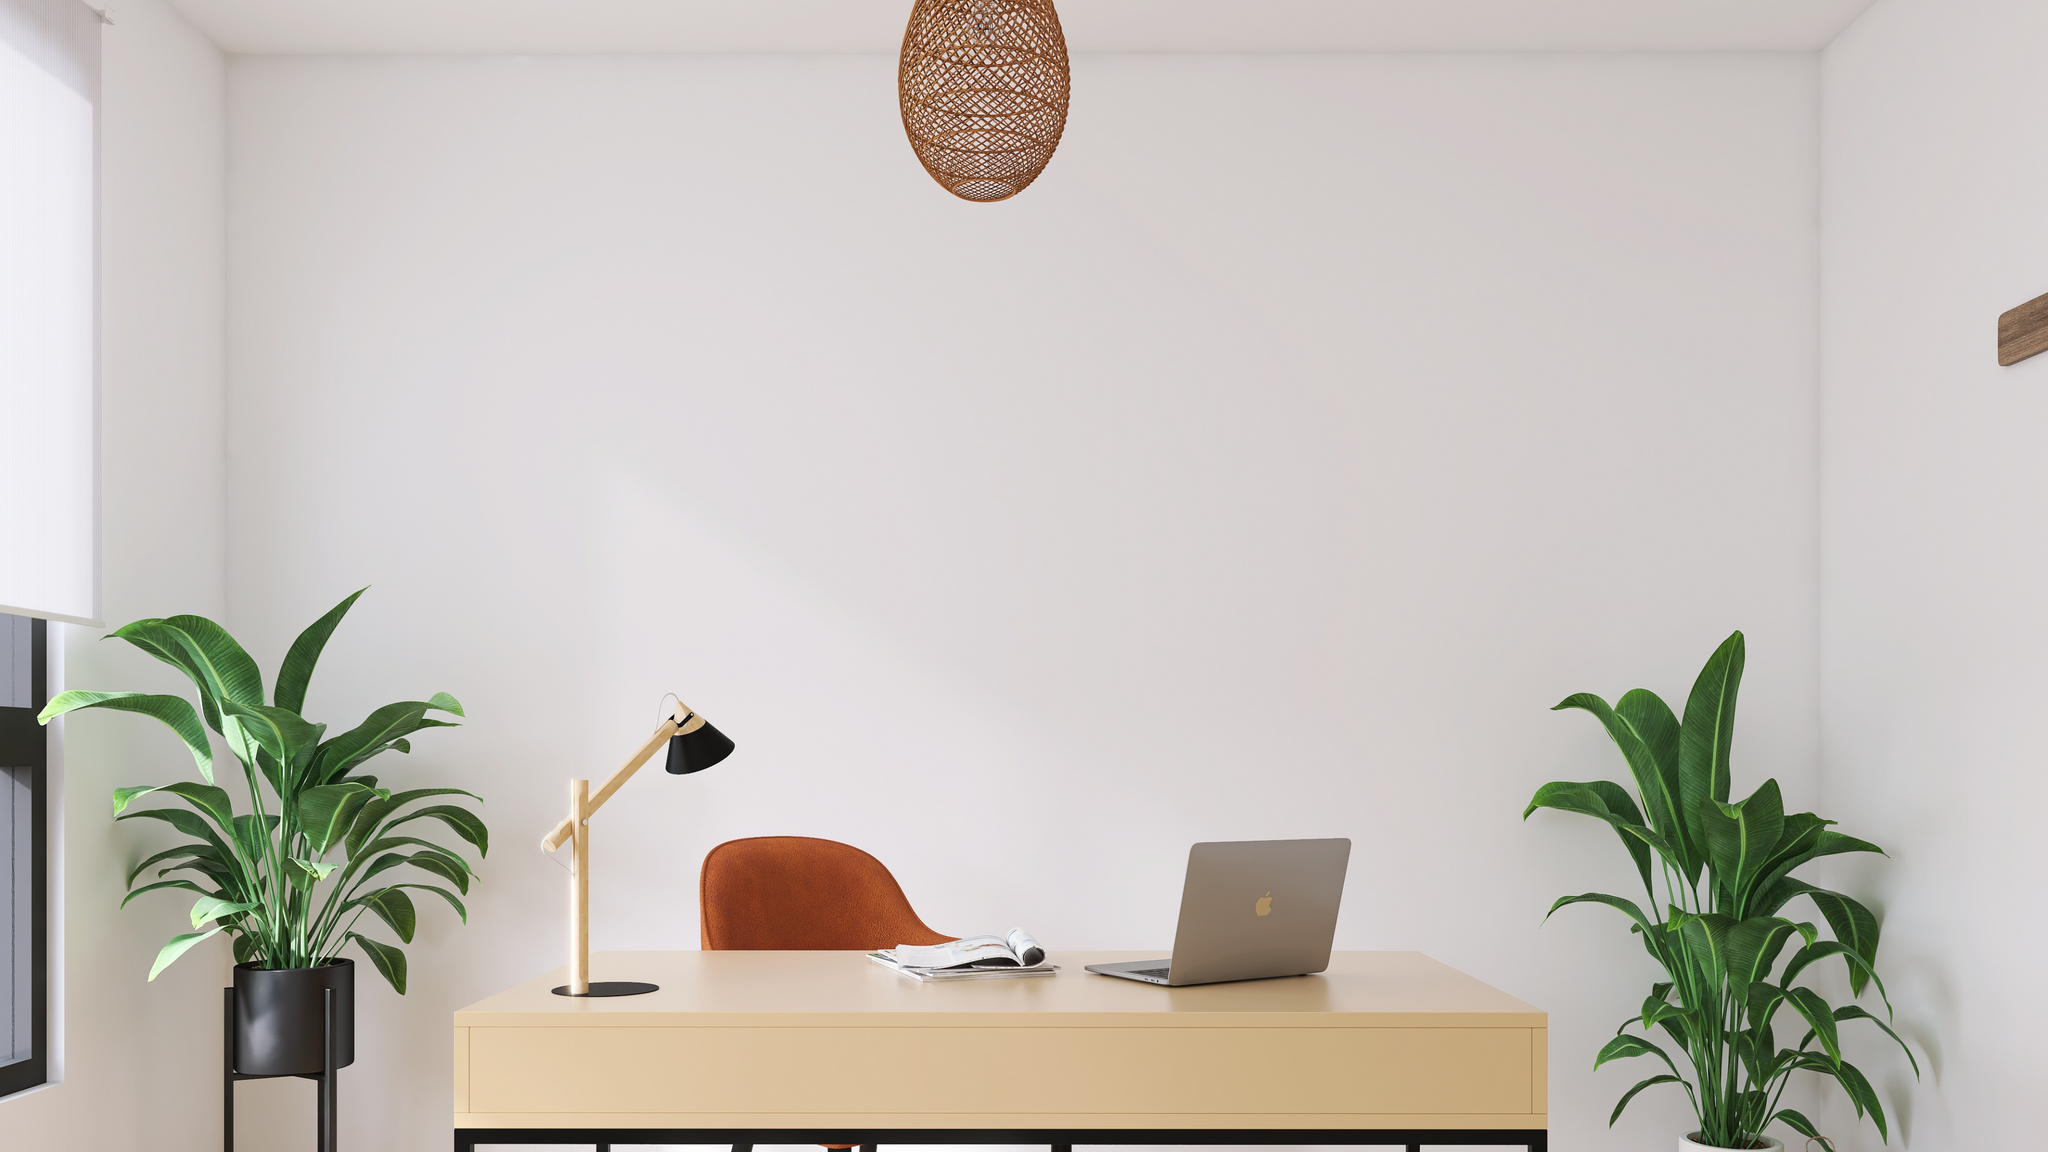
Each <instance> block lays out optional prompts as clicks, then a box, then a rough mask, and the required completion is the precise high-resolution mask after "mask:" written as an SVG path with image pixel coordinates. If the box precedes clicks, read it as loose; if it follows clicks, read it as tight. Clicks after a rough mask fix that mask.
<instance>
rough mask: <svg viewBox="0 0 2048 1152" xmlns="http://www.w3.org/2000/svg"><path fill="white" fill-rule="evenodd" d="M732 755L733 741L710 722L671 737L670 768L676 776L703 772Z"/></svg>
mask: <svg viewBox="0 0 2048 1152" xmlns="http://www.w3.org/2000/svg"><path fill="white" fill-rule="evenodd" d="M730 755H732V741H731V740H730V739H728V738H727V737H726V734H725V733H723V732H720V731H719V730H718V729H716V728H713V727H712V726H711V725H710V724H709V723H706V724H705V725H704V726H703V727H701V728H698V729H696V730H695V731H693V732H681V733H678V734H676V735H675V736H672V737H670V738H669V742H668V770H669V772H670V773H671V774H673V775H676V776H687V775H689V774H690V773H692V772H702V771H703V770H705V769H706V768H709V767H711V766H712V765H713V764H716V763H718V762H719V761H720V760H723V759H725V758H726V757H727V756H730Z"/></svg>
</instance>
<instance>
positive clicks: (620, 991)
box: [549, 980, 661, 996]
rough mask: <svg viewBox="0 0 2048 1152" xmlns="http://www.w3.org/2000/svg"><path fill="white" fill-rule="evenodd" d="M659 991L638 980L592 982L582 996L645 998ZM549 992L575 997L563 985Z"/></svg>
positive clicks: (653, 986) (651, 985)
mask: <svg viewBox="0 0 2048 1152" xmlns="http://www.w3.org/2000/svg"><path fill="white" fill-rule="evenodd" d="M660 990H661V985H659V984H642V983H641V982H640V981H638V980H592V981H591V982H590V991H588V992H585V993H584V995H585V996H645V995H647V994H648V993H649V992H659V991H660ZM549 991H552V992H553V993H554V994H555V995H557V996H574V995H576V993H574V992H571V991H569V986H568V985H567V984H564V985H562V986H561V987H559V988H552V989H549Z"/></svg>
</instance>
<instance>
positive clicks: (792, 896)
mask: <svg viewBox="0 0 2048 1152" xmlns="http://www.w3.org/2000/svg"><path fill="white" fill-rule="evenodd" d="M697 915H698V927H699V929H700V932H701V942H702V947H703V948H704V950H705V951H707V952H711V951H745V950H752V951H759V950H762V949H791V950H823V949H848V950H854V949H857V950H860V951H863V952H867V951H873V950H874V949H876V948H894V947H895V946H896V945H898V944H943V943H945V942H946V941H948V940H956V939H958V937H956V936H946V935H943V934H941V933H938V932H934V931H932V930H931V929H930V928H929V927H927V926H926V925H925V922H924V921H922V920H920V919H918V918H917V913H916V912H915V911H914V910H912V909H911V907H910V901H909V900H907V899H905V898H904V896H903V889H902V887H901V886H899V885H898V884H897V883H896V877H894V876H891V875H890V874H889V870H888V869H887V868H885V867H883V866H882V862H881V861H880V860H877V859H875V858H874V857H873V856H870V855H868V854H867V853H865V852H863V851H861V850H860V849H858V848H855V847H854V846H853V845H851V844H841V843H839V842H838V841H837V840H819V839H816V838H814V837H810V836H754V837H750V838H748V839H746V840H728V841H726V842H725V843H723V844H720V845H719V846H718V847H716V848H713V849H712V850H711V851H710V853H709V854H707V855H706V856H705V857H704V870H703V872H701V873H699V874H698V877H697Z"/></svg>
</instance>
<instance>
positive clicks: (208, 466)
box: [0, 0, 227, 1152]
mask: <svg viewBox="0 0 2048 1152" xmlns="http://www.w3.org/2000/svg"><path fill="white" fill-rule="evenodd" d="M115 7H116V9H117V12H116V20H117V21H118V23H116V24H115V25H113V26H112V27H109V28H107V29H106V30H105V39H104V57H103V60H104V80H103V84H104V91H103V96H104V99H103V104H102V112H101V149H102V154H101V164H102V169H101V180H102V191H101V195H102V211H101V218H100V219H101V252H102V259H101V278H102V281H101V289H102V290H101V417H100V420H101V459H102V461H103V465H102V471H101V500H102V505H101V507H102V524H101V531H102V549H103V551H102V606H103V610H104V611H105V613H106V615H107V617H108V618H109V619H110V620H113V621H117V622H122V621H127V620H132V619H136V618H138V617H143V616H161V615H169V614H172V613H176V612H201V613H211V614H218V613H221V612H223V611H224V610H225V608H226V585H225V580H224V578H223V574H222V573H223V564H224V559H225V556H226V547H227V545H226V507H225V504H226V502H225V493H224V490H223V482H224V476H225V471H226V453H225V452H224V450H223V447H222V438H223V430H224V425H225V415H224V412H223V400H224V388H223V371H222V323H223V320H224V316H223V300H224V294H225V293H224V289H225V280H224V270H223V262H224V244H225V238H224V236H223V224H224V204H223V193H224V188H223V180H224V172H225V116H224V107H223V93H224V80H225V65H224V62H223V60H222V57H221V54H220V53H219V51H217V50H216V49H215V48H214V47H213V45H212V44H210V43H209V42H208V41H207V40H206V39H205V38H204V37H202V36H200V35H199V33H198V32H196V31H194V30H193V29H192V27H191V26H190V25H188V24H186V23H185V21H184V20H183V19H182V18H181V17H179V16H178V15H177V14H176V13H174V12H172V11H171V10H170V9H168V8H166V7H165V6H164V5H163V4H161V3H160V2H159V0H123V2H122V3H119V4H117V5H116V6H115ZM52 627H53V628H58V629H61V631H62V635H63V638H64V644H63V649H64V651H63V658H64V660H65V662H66V664H67V668H66V674H67V676H68V679H69V682H70V685H71V686H74V687H94V688H123V689H137V690H143V691H177V690H179V689H180V688H181V687H182V686H183V685H184V680H183V678H182V677H180V676H178V675H177V674H176V673H175V672H172V671H171V670H170V669H168V668H163V667H162V666H161V665H159V664H157V663H156V662H155V661H154V660H151V659H149V658H148V657H146V656H143V655H141V654H140V653H138V652H135V651H133V650H132V649H128V648H127V647H126V645H123V644H121V642H120V641H115V642H113V643H111V644H101V643H99V637H100V636H101V635H102V633H101V632H99V631H98V630H97V629H89V628H79V627H71V626H65V625H53V626H52ZM62 749H63V759H64V783H63V789H64V796H63V800H64V804H63V809H62V813H61V822H60V823H59V824H58V825H57V827H58V828H59V829H60V831H59V839H60V841H61V843H60V845H59V849H60V851H61V853H62V856H61V858H62V862H63V863H62V884H63V889H62V893H61V912H60V915H61V917H62V928H63V937H64V941H63V959H64V963H63V968H62V972H61V975H60V977H59V980H60V994H61V1001H60V1006H59V1012H60V1014H61V1017H62V1020H61V1025H60V1028H59V1034H60V1045H61V1046H60V1048H59V1056H60V1063H61V1069H60V1074H61V1077H62V1083H60V1084H56V1085H53V1086H51V1087H48V1088H44V1089H41V1090H39V1091H34V1092H31V1093H28V1094H26V1095H23V1096H20V1097H17V1098H15V1099H12V1100H9V1101H7V1102H6V1103H4V1104H0V1145H4V1146H6V1147H8V1148H15V1147H20V1148H78V1149H95V1150H97V1149H116V1148H120V1149H128V1148H150V1149H152V1150H159V1152H170V1150H174V1149H195V1150H196V1149H206V1148H218V1147H219V1146H220V1144H219V1139H220V1129H219V1120H218V1117H219V1114H220V1108H219V1104H218V1100H219V1092H218V1088H217V1085H218V1083H219V1064H218V1059H217V1057H216V1056H215V1053H217V1052H218V1050H219V1040H218V1037H219V1035H220V1023H219V1021H220V1007H219V1005H220V1000H219V995H220V993H219V989H220V988H221V987H222V986H223V985H224V983H225V980H224V978H225V976H226V965H225V961H224V960H223V959H222V956H224V955H225V953H224V952H223V953H221V954H220V955H205V956H198V957H195V958H196V959H198V960H199V961H200V962H199V963H191V962H189V961H188V962H187V964H185V965H181V966H179V968H174V969H173V970H171V971H170V972H169V973H167V974H165V975H164V976H162V977H160V978H159V979H158V980H157V981H156V982H155V983H154V984H149V983H145V981H144V978H145V977H146V976H147V975H148V973H149V965H150V961H151V960H152V959H153V958H154V957H155V955H156V950H157V949H158V948H159V947H161V946H162V944H163V942H164V940H165V939H167V938H169V937H170V936H171V935H172V934H173V933H174V932H176V931H177V930H178V929H177V927H176V921H177V920H178V919H179V915H178V912H181V911H182V909H179V910H177V911H173V910H172V909H170V908H167V907H163V906H156V907H152V908H148V909H145V910H143V911H140V912H138V911H137V910H136V909H135V908H133V907H131V908H130V909H129V910H127V911H125V912H121V911H117V908H118V906H119V904H120V902H121V894H122V891H123V885H122V881H123V879H124V878H125V877H126V875H127V871H128V865H129V864H130V863H131V862H132V861H134V860H137V859H139V858H140V857H141V856H142V855H143V852H142V851H140V850H139V848H140V846H141V845H143V844H148V843H154V842H155V841H154V839H153V838H152V836H151V835H150V833H148V832H146V831H145V832H141V833H138V830H137V829H136V826H135V825H133V824H127V825H121V826H118V827H117V826H116V825H115V824H114V823H113V821H112V820H111V819H110V818H109V817H110V815H111V811H110V807H109V804H108V794H109V793H110V792H111V791H112V790H113V789H114V788H115V787H117V786H120V785H124V784H137V783H145V782H150V781H155V780H168V779H172V778H174V777H175V776H177V775H179V774H182V773H188V772H190V771H191V758H190V757H189V756H187V755H186V754H185V753H184V751H183V749H182V748H181V747H180V746H179V745H178V743H177V741H176V739H174V738H171V737H169V736H168V735H167V734H166V733H164V732H162V731H161V730H160V726H159V725H157V724H156V723H155V722H154V721H150V720H146V719H143V718H140V717H132V716H119V715H112V714H109V715H88V716H85V717H82V718H79V719H76V720H74V721H71V722H68V723H65V729H64V731H63V735H62ZM181 759H182V760H183V761H184V763H183V765H180V764H179V761H180V760H181ZM187 930H189V928H188V929H187Z"/></svg>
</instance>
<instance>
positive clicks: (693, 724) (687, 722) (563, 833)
mask: <svg viewBox="0 0 2048 1152" xmlns="http://www.w3.org/2000/svg"><path fill="white" fill-rule="evenodd" d="M703 726H704V718H703V717H702V716H699V715H697V714H696V713H695V712H692V711H690V708H689V706H688V705H687V704H684V703H683V702H681V701H677V702H676V711H675V715H674V716H672V717H670V718H669V719H667V720H663V721H662V722H661V725H660V727H658V728H656V729H655V730H654V735H652V736H649V737H648V738H647V743H645V744H642V745H641V746H640V750H639V751H638V752H635V753H633V758H632V759H630V760H628V761H626V762H625V763H624V764H622V765H620V766H619V770H618V771H616V772H614V773H612V774H611V776H610V777H609V778H608V779H606V780H605V782H604V784H603V785H602V786H600V787H599V788H598V790H597V791H596V792H595V793H593V794H592V795H591V797H590V800H589V802H588V803H587V804H585V806H584V809H583V816H584V819H586V820H587V819H589V818H590V815H591V813H593V812H596V811H597V810H598V809H599V808H602V807H604V802H605V801H607V800H609V799H611V798H612V793H614V792H617V791H618V790H619V789H620V788H621V787H623V786H624V785H625V783H626V781H628V780H631V779H632V778H633V773H635V772H638V771H639V770H640V769H641V767H642V766H643V765H645V764H646V763H647V762H648V761H649V760H652V759H654V754H655V753H656V752H659V751H661V747H662V745H664V744H666V743H668V742H669V740H670V739H672V738H673V737H675V736H677V735H680V734H681V733H684V732H691V731H695V730H696V729H698V728H702V727H703ZM575 833H576V821H575V818H574V817H569V818H565V819H564V820H563V821H562V822H561V823H560V824H557V825H555V827H554V830H553V831H551V832H549V833H548V834H547V835H546V836H545V837H543V838H542V839H541V842H540V848H541V851H543V852H553V851H554V850H555V849H557V848H560V847H561V846H562V845H563V844H565V843H567V842H568V840H569V837H571V836H573V835H575Z"/></svg>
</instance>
